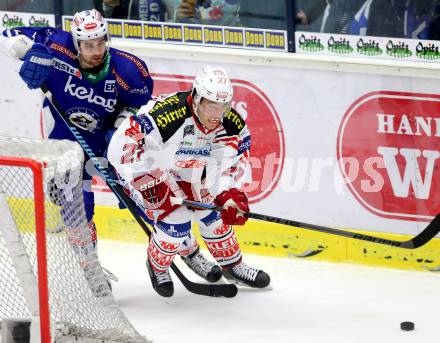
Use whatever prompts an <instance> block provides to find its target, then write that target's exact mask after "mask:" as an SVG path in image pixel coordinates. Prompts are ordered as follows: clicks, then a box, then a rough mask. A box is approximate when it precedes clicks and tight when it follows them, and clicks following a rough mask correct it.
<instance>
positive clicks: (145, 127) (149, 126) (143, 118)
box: [133, 114, 154, 134]
mask: <svg viewBox="0 0 440 343" xmlns="http://www.w3.org/2000/svg"><path fill="white" fill-rule="evenodd" d="M133 120H134V121H135V122H136V123H138V124H139V125H140V127H141V129H142V132H144V133H146V134H149V133H150V132H151V131H153V130H154V126H153V123H152V122H151V120H150V118H148V116H147V115H145V114H138V115H135V116H133Z"/></svg>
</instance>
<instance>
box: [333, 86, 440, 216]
mask: <svg viewBox="0 0 440 343" xmlns="http://www.w3.org/2000/svg"><path fill="white" fill-rule="evenodd" d="M337 155H338V160H339V165H340V169H341V171H342V174H343V176H344V178H345V180H346V182H347V184H348V186H349V188H350V190H351V191H352V193H353V194H354V196H355V197H356V199H357V200H358V201H359V202H360V203H361V204H362V205H363V206H365V207H366V208H367V209H368V210H370V211H371V212H373V213H374V214H376V215H379V216H382V217H388V218H396V219H406V220H430V219H431V218H432V217H433V216H435V215H436V214H437V213H439V212H440V197H439V194H440V96H437V95H429V94H412V93H398V92H386V91H383V92H373V93H368V94H366V95H364V96H363V97H361V98H360V99H358V100H357V101H356V102H355V103H354V104H353V105H351V107H350V108H349V109H348V111H347V112H346V113H345V116H344V118H343V120H342V123H341V126H340V128H339V133H338V144H337Z"/></svg>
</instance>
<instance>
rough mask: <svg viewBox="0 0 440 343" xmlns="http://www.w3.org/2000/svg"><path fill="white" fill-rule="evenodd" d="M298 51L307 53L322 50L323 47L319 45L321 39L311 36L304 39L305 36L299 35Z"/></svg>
mask: <svg viewBox="0 0 440 343" xmlns="http://www.w3.org/2000/svg"><path fill="white" fill-rule="evenodd" d="M299 47H300V49H302V50H304V51H308V52H317V51H322V50H324V45H322V44H321V39H319V38H318V37H316V36H311V37H310V38H306V36H304V35H301V37H300V38H299Z"/></svg>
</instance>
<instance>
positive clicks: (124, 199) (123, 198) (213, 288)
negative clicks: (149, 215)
mask: <svg viewBox="0 0 440 343" xmlns="http://www.w3.org/2000/svg"><path fill="white" fill-rule="evenodd" d="M41 90H42V91H43V93H44V95H45V97H46V98H47V99H48V101H49V102H50V103H51V105H52V106H53V107H54V108H55V110H56V112H57V114H58V115H59V116H60V117H61V119H62V120H63V121H64V123H65V124H66V126H67V127H68V128H69V130H70V132H72V134H73V135H74V136H75V138H76V140H77V141H78V143H79V144H80V145H81V147H82V148H83V150H84V151H85V152H86V154H87V156H88V157H89V158H90V159H91V160H92V161H93V164H94V166H95V168H96V169H97V170H98V171H99V172H100V173H101V175H102V176H103V177H104V178H105V181H106V183H107V185H108V187H109V188H110V189H111V190H112V192H113V193H114V194H115V195H116V197H117V198H118V200H119V201H120V202H121V203H122V204H124V205H125V206H126V207H127V208H128V210H129V211H130V212H131V214H132V215H133V217H134V219H136V221H137V222H138V224H139V225H140V226H141V228H142V229H143V230H144V232H145V233H146V234H147V235H148V237H150V236H151V232H152V229H150V228H149V227H148V226H147V224H146V223H145V222H144V221H143V220H142V219H141V217H140V215H139V214H138V213H137V210H136V206H135V205H134V204H133V202H132V200H131V199H130V197H129V196H128V195H127V194H126V193H125V192H124V190H123V189H122V186H121V185H120V184H119V182H118V180H114V179H113V178H112V177H111V175H110V172H109V170H108V169H107V168H106V167H105V166H104V165H103V164H102V161H101V159H100V158H99V157H97V156H96V155H95V153H94V152H93V150H92V149H91V148H90V146H89V144H88V143H87V142H86V141H85V139H84V138H83V137H82V135H81V133H80V132H79V130H78V129H77V128H76V127H75V126H74V125H73V124H71V123H70V120H69V118H68V117H67V115H66V113H65V112H64V111H63V110H62V108H61V107H60V106H59V104H58V103H57V102H56V101H55V100H54V99H53V98H52V93H51V92H50V91H49V90H48V89H47V88H46V87H45V86H41ZM171 269H172V270H173V272H174V273H175V274H176V275H177V277H178V278H179V280H180V281H181V282H182V284H183V286H185V288H186V289H187V290H188V291H189V292H191V293H195V294H199V295H206V296H210V297H225V298H232V297H234V296H235V295H236V294H237V292H238V289H237V286H235V285H234V284H201V283H196V282H192V281H190V280H188V279H187V278H186V277H185V275H183V273H182V272H181V271H180V270H179V268H178V267H177V266H176V265H175V264H174V262H173V263H172V264H171Z"/></svg>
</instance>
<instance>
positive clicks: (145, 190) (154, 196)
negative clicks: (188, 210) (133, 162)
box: [131, 171, 179, 220]
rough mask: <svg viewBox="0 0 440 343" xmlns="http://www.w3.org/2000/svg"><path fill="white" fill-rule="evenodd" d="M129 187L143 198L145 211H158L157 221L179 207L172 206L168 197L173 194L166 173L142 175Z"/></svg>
mask: <svg viewBox="0 0 440 343" xmlns="http://www.w3.org/2000/svg"><path fill="white" fill-rule="evenodd" d="M131 186H132V187H133V188H134V189H136V190H138V191H139V192H140V193H141V195H142V198H143V203H144V207H145V208H146V209H147V210H159V211H160V212H159V213H160V215H159V217H158V219H159V220H161V219H162V218H164V217H165V216H166V215H168V214H169V213H170V212H171V211H173V210H174V209H176V208H177V207H178V206H179V205H172V204H171V200H170V197H172V196H174V193H173V192H172V190H171V189H170V187H169V185H168V173H167V172H163V171H158V172H152V173H151V174H145V175H142V176H140V177H138V178H136V179H134V180H133V181H132V182H131Z"/></svg>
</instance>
